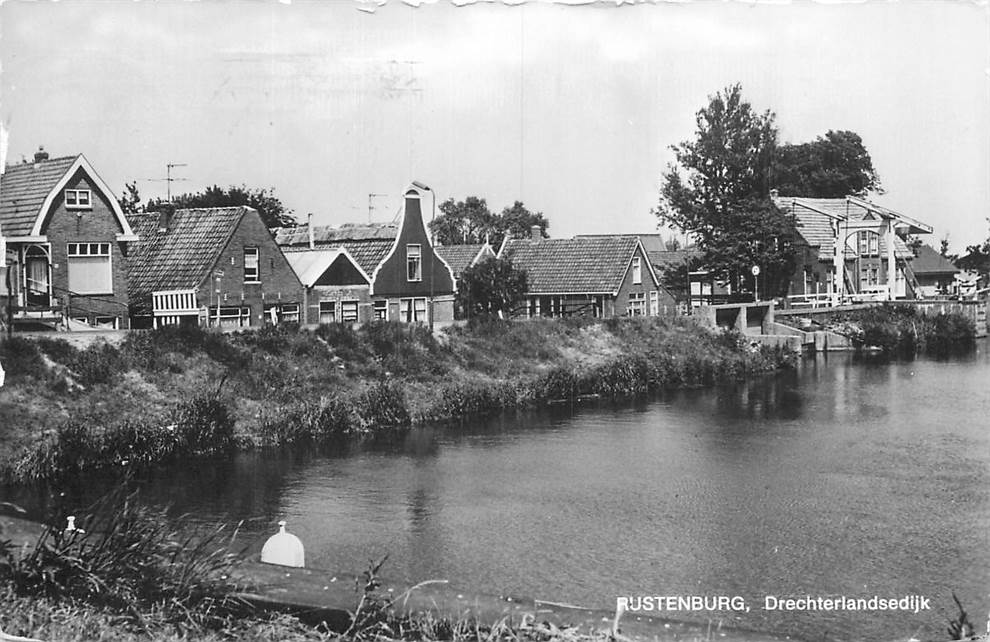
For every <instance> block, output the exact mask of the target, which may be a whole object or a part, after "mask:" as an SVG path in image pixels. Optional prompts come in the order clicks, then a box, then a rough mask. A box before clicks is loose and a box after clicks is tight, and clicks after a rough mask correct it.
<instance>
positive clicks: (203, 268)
mask: <svg viewBox="0 0 990 642" xmlns="http://www.w3.org/2000/svg"><path fill="white" fill-rule="evenodd" d="M252 211H255V210H253V209H252V208H250V207H214V208H202V209H186V210H176V211H175V213H174V214H173V215H172V218H171V219H170V220H169V222H168V224H167V228H166V230H165V231H161V230H162V225H161V223H160V218H159V214H158V213H150V214H135V215H132V216H131V217H130V222H131V226H132V228H133V230H134V232H135V233H136V234H137V235H138V236H139V237H140V238H141V240H140V241H139V242H137V243H134V244H133V245H132V246H131V254H130V256H129V257H128V262H127V265H128V267H127V270H128V272H127V283H128V294H129V295H130V299H131V302H132V303H133V304H135V305H136V306H139V307H141V306H147V307H148V308H149V309H150V300H149V297H150V296H151V293H152V292H156V291H159V290H183V289H193V288H198V287H199V286H200V284H201V283H202V282H203V279H205V278H206V277H207V276H208V275H209V273H210V269H211V268H212V267H213V265H214V264H215V263H216V261H217V257H219V256H220V253H221V252H222V251H223V249H224V247H225V246H226V245H227V241H228V239H230V236H231V234H233V233H234V230H236V229H237V226H238V224H240V222H241V219H242V218H243V217H244V215H245V214H246V213H247V212H252Z"/></svg>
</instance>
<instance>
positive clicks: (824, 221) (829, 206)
mask: <svg viewBox="0 0 990 642" xmlns="http://www.w3.org/2000/svg"><path fill="white" fill-rule="evenodd" d="M774 204H775V205H776V206H777V207H778V208H780V209H781V210H783V211H785V212H791V213H793V214H794V217H795V218H796V219H797V228H798V232H799V233H800V234H801V236H802V237H803V238H804V240H805V241H806V242H807V243H808V245H811V246H816V247H818V258H819V259H821V260H823V261H824V260H831V259H832V257H833V256H834V254H835V239H834V237H833V235H832V226H831V220H832V219H831V218H829V215H830V216H832V217H835V218H837V219H841V221H847V220H848V221H861V220H863V219H864V218H865V217H866V215H867V214H868V212H869V211H868V210H867V209H866V208H864V207H862V206H860V205H857V204H856V203H854V202H851V201H848V200H846V199H844V198H794V197H791V196H779V197H777V198H775V199H774ZM816 210H817V211H816ZM823 212H824V214H823ZM841 221H840V223H839V225H840V226H841V225H842V223H841ZM886 254H887V239H886V237H885V236H883V235H881V236H880V256H886ZM894 254H895V256H897V258H899V259H910V258H912V257H913V256H914V253H913V252H911V250H910V249H908V247H907V245H905V244H904V241H902V240H901V238H900V237H899V236H897V235H896V234H895V235H894ZM845 255H846V258H855V257H856V253H855V252H854V251H853V250H852V249H850V248H849V247H846V248H845Z"/></svg>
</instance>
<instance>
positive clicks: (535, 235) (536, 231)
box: [529, 225, 543, 242]
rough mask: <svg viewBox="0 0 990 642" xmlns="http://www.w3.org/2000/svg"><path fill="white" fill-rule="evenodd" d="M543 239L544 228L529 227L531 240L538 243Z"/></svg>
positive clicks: (537, 226)
mask: <svg viewBox="0 0 990 642" xmlns="http://www.w3.org/2000/svg"><path fill="white" fill-rule="evenodd" d="M542 239H543V228H542V227H540V226H539V225H530V226H529V240H531V241H534V242H538V241H540V240H542Z"/></svg>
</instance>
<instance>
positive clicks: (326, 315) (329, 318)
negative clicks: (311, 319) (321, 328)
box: [320, 301, 337, 323]
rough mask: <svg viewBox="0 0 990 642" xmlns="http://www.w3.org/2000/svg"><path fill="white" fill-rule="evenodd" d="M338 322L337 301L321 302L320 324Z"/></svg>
mask: <svg viewBox="0 0 990 642" xmlns="http://www.w3.org/2000/svg"><path fill="white" fill-rule="evenodd" d="M336 321H337V303H336V302H335V301H320V323H335V322H336Z"/></svg>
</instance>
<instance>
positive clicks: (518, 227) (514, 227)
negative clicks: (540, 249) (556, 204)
mask: <svg viewBox="0 0 990 642" xmlns="http://www.w3.org/2000/svg"><path fill="white" fill-rule="evenodd" d="M495 223H496V233H495V234H494V235H492V237H491V242H492V244H493V245H494V246H495V247H499V246H500V245H501V244H502V239H503V238H505V237H506V236H508V237H509V238H516V239H518V238H529V236H530V234H531V233H532V229H533V227H537V226H538V227H539V228H540V234H541V235H542V236H544V237H546V235H547V228H548V227H550V222H549V221H548V220H547V219H546V217H544V216H543V212H535V213H534V212H530V211H529V210H528V209H526V206H525V205H523V203H522V201H516V202H515V203H513V204H512V207H506V208H504V209H503V210H502V213H501V214H499V216H498V219H497V220H496V222H495Z"/></svg>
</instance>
